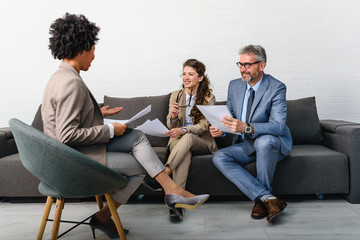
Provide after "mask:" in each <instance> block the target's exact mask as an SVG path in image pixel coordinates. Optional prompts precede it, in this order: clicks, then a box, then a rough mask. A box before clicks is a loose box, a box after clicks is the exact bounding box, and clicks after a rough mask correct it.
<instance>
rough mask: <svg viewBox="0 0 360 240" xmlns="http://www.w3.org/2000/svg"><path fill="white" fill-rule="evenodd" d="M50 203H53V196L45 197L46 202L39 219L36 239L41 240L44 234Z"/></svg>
mask: <svg viewBox="0 0 360 240" xmlns="http://www.w3.org/2000/svg"><path fill="white" fill-rule="evenodd" d="M52 203H53V198H52V197H50V196H48V197H47V199H46V204H45V209H44V213H43V217H42V219H41V224H40V229H39V232H38V235H37V238H36V239H37V240H41V239H42V237H43V235H44V231H45V227H46V222H47V220H48V218H49V213H50V209H51V205H52Z"/></svg>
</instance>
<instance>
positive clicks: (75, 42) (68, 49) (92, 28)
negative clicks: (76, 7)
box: [49, 13, 100, 60]
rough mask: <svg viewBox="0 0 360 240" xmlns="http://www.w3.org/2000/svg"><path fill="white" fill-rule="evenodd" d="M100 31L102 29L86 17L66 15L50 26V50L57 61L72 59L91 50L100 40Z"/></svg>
mask: <svg viewBox="0 0 360 240" xmlns="http://www.w3.org/2000/svg"><path fill="white" fill-rule="evenodd" d="M99 31H100V28H99V27H98V26H96V25H95V23H92V22H89V20H88V19H87V18H86V17H85V16H84V15H75V14H70V13H66V14H65V16H64V17H63V18H58V19H56V20H55V21H54V22H53V23H52V24H51V26H50V30H49V33H50V35H51V37H50V38H49V40H50V44H49V49H50V50H51V53H52V55H53V56H54V58H55V59H56V58H57V59H60V60H62V59H64V58H68V59H72V58H74V57H75V56H76V55H77V54H78V53H79V52H82V51H84V50H85V51H89V50H91V48H92V46H93V45H95V44H96V42H97V41H98V40H99V39H98V38H97V34H98V32H99Z"/></svg>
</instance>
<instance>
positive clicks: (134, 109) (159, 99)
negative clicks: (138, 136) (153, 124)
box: [104, 93, 170, 147]
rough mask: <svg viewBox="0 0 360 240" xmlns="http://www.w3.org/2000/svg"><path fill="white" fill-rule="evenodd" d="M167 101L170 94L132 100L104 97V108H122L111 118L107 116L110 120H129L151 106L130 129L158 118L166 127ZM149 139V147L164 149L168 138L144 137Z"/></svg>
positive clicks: (130, 125) (131, 124)
mask: <svg viewBox="0 0 360 240" xmlns="http://www.w3.org/2000/svg"><path fill="white" fill-rule="evenodd" d="M169 99H170V93H169V94H166V95H160V96H150V97H134V98H117V97H109V96H104V106H106V105H109V106H110V108H114V107H123V108H124V109H123V110H122V111H121V112H119V113H117V114H115V115H112V116H108V117H107V118H110V119H121V120H125V119H130V118H131V117H133V116H134V115H135V114H137V113H138V112H140V111H141V110H143V109H144V108H146V107H147V106H149V105H150V104H151V112H150V113H148V114H146V115H145V116H143V117H141V118H139V119H137V120H136V121H134V122H132V123H130V124H129V127H130V128H135V127H137V126H139V125H141V124H143V123H144V122H145V121H146V120H148V119H150V120H154V119H155V118H158V119H159V120H160V122H162V123H163V124H164V125H165V126H166V116H167V114H168V111H169ZM146 136H147V138H148V139H149V142H150V144H151V146H153V147H166V146H167V142H168V141H169V138H167V137H154V136H149V135H146Z"/></svg>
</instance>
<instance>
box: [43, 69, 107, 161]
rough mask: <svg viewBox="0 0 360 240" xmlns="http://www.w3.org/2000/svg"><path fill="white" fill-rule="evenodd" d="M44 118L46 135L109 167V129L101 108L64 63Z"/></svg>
mask: <svg viewBox="0 0 360 240" xmlns="http://www.w3.org/2000/svg"><path fill="white" fill-rule="evenodd" d="M41 115H42V120H43V124H44V133H45V134H46V135H48V136H50V137H52V138H54V139H56V140H58V141H60V142H63V143H65V144H67V145H69V146H71V147H73V148H74V149H76V150H78V151H80V152H82V153H83V154H85V155H87V156H88V157H90V158H92V159H94V160H96V161H98V162H100V163H102V164H106V143H107V142H109V140H110V130H109V127H108V126H107V125H103V124H104V123H103V116H102V114H101V110H100V108H99V105H98V104H97V102H96V100H95V98H94V97H93V96H92V94H91V92H90V91H89V89H88V88H87V86H86V84H85V83H84V81H83V80H82V78H81V77H80V75H79V73H78V72H77V71H76V70H75V69H74V68H73V67H72V66H71V65H70V64H68V63H65V62H62V63H61V64H60V67H59V69H58V70H57V71H56V72H55V73H54V74H53V75H52V77H51V78H50V80H49V82H48V84H47V86H46V88H45V91H44V95H43V100H42V106H41Z"/></svg>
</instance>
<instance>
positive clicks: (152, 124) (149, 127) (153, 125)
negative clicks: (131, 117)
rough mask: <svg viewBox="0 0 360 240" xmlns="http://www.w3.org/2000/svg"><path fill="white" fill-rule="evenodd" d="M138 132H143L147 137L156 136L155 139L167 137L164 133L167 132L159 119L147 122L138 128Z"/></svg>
mask: <svg viewBox="0 0 360 240" xmlns="http://www.w3.org/2000/svg"><path fill="white" fill-rule="evenodd" d="M135 129H138V130H141V131H143V132H144V133H145V134H147V135H151V136H156V137H168V136H167V135H166V134H165V132H167V131H169V129H168V128H167V127H165V126H164V124H162V122H160V120H159V119H157V118H156V119H154V120H152V121H151V120H147V121H146V122H144V123H143V124H142V125H140V126H138V127H137V128H135Z"/></svg>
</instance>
